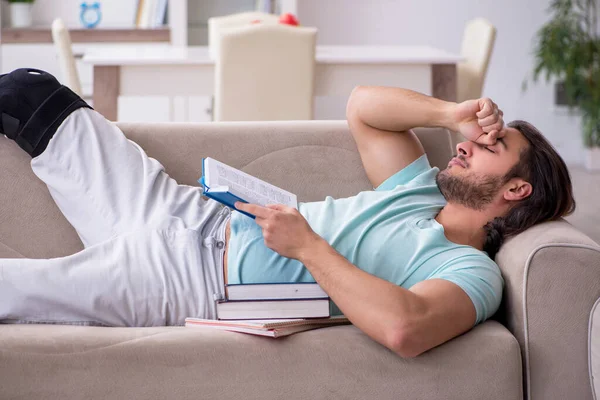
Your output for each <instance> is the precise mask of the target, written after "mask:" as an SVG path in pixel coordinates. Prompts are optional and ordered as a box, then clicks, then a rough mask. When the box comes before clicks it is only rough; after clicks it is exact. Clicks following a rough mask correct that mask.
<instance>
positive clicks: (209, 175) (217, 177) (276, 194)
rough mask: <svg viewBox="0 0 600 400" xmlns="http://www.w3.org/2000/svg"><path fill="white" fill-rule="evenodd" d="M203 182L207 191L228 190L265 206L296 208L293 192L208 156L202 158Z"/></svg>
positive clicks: (295, 198)
mask: <svg viewBox="0 0 600 400" xmlns="http://www.w3.org/2000/svg"><path fill="white" fill-rule="evenodd" d="M204 166H205V168H206V171H204V176H205V179H206V181H205V183H206V185H207V186H208V187H209V192H219V191H227V189H225V188H228V191H229V192H230V193H232V194H234V195H236V196H237V197H239V198H241V199H244V200H246V201H247V202H249V203H253V204H258V205H261V206H265V205H267V204H284V205H286V206H289V207H294V208H298V200H297V197H296V195H295V194H293V193H290V192H288V191H287V190H283V189H281V188H278V187H277V186H274V185H271V184H270V183H267V182H265V181H263V180H261V179H258V178H256V177H254V176H252V175H249V174H247V173H245V172H242V171H240V170H238V169H235V168H233V167H230V166H229V165H227V164H223V163H222V162H220V161H217V160H215V159H212V158H210V157H208V158H206V159H205V160H204Z"/></svg>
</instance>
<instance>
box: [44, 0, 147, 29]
mask: <svg viewBox="0 0 600 400" xmlns="http://www.w3.org/2000/svg"><path fill="white" fill-rule="evenodd" d="M95 1H98V2H100V4H101V9H102V21H101V22H100V25H99V27H100V28H113V27H132V26H133V25H134V21H135V12H136V9H137V0H87V3H88V4H92V3H94V2H95ZM83 2H86V0H36V1H35V3H34V5H33V9H32V14H33V24H34V25H42V26H50V25H51V24H52V21H53V20H54V18H56V17H61V18H62V19H63V20H64V21H65V24H67V26H68V27H70V28H81V27H83V26H82V24H81V22H80V21H79V13H80V11H81V3H83Z"/></svg>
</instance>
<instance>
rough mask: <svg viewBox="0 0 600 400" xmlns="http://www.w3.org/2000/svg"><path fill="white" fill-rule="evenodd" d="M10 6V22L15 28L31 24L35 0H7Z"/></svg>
mask: <svg viewBox="0 0 600 400" xmlns="http://www.w3.org/2000/svg"><path fill="white" fill-rule="evenodd" d="M7 1H8V3H9V7H10V23H11V26H12V27H13V28H26V27H28V26H31V6H32V5H33V2H34V1H35V0H7Z"/></svg>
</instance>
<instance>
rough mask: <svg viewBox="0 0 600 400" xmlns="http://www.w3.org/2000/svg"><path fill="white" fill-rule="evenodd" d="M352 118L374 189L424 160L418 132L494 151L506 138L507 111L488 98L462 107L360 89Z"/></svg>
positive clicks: (350, 107) (394, 91) (396, 91)
mask: <svg viewBox="0 0 600 400" xmlns="http://www.w3.org/2000/svg"><path fill="white" fill-rule="evenodd" d="M346 118H347V119H348V125H349V126H350V131H351V132H352V136H353V137H354V140H355V141H356V145H357V147H358V151H359V153H360V158H361V159H362V163H363V166H364V168H365V171H366V173H367V176H368V178H369V180H370V181H371V184H372V186H373V187H377V186H379V185H381V183H383V181H385V180H386V179H387V178H389V177H390V176H392V175H393V174H395V173H396V172H398V171H400V170H401V169H403V168H404V167H406V166H407V165H408V164H410V163H411V162H413V161H414V160H416V159H417V158H419V157H420V156H421V155H423V152H424V150H423V146H422V145H421V143H420V142H419V139H417V136H416V135H415V134H414V133H413V132H412V131H411V129H412V128H417V127H442V128H446V129H449V130H451V131H454V132H461V133H462V134H463V135H464V136H465V137H466V138H467V139H469V140H472V141H475V142H478V143H480V144H488V145H493V144H494V143H496V139H497V138H500V137H502V136H504V133H503V131H502V127H503V121H502V111H501V110H499V109H498V106H497V105H496V104H494V102H493V101H492V100H490V99H488V98H481V99H475V100H467V101H465V102H462V103H460V104H457V103H453V102H447V101H443V100H439V99H436V98H433V97H430V96H426V95H424V94H421V93H417V92H414V91H412V90H408V89H401V88H392V87H381V86H358V87H356V88H355V89H354V90H353V91H352V93H351V95H350V98H349V99H348V104H347V107H346Z"/></svg>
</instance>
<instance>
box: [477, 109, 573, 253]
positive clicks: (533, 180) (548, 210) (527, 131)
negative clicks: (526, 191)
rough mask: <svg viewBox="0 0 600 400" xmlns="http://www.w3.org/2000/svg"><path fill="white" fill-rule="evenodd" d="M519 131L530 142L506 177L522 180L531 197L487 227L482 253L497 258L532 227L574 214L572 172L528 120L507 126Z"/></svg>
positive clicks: (507, 179)
mask: <svg viewBox="0 0 600 400" xmlns="http://www.w3.org/2000/svg"><path fill="white" fill-rule="evenodd" d="M507 126H508V127H510V128H514V129H517V130H518V131H519V132H521V134H522V135H523V136H524V137H525V139H527V141H528V142H529V146H527V148H526V149H524V150H522V151H521V156H520V160H519V162H517V164H516V165H515V166H514V167H513V168H512V169H511V170H510V171H509V172H508V173H507V174H506V176H505V182H508V181H509V180H510V179H512V178H522V179H525V180H526V181H527V182H529V183H530V184H531V186H532V192H531V195H529V197H527V198H525V199H523V200H521V201H520V202H518V203H517V204H516V205H515V206H513V207H512V208H511V209H510V211H509V212H508V214H507V215H505V216H504V217H499V218H494V220H493V221H490V222H488V223H487V225H486V226H485V227H484V229H485V231H486V234H487V236H486V239H485V243H484V245H483V250H484V251H485V252H487V253H488V254H489V256H490V257H491V258H492V259H494V258H495V257H496V253H497V252H498V250H499V249H500V246H501V245H502V243H503V242H504V239H505V238H507V237H510V236H515V235H517V234H519V233H521V232H523V231H524V230H526V229H528V228H530V227H532V226H533V225H535V224H537V223H540V222H545V221H551V220H554V219H557V218H560V217H564V216H566V215H569V214H571V213H572V212H573V211H574V210H575V199H574V198H573V187H572V186H571V178H570V176H569V170H568V169H567V166H566V165H565V162H564V161H563V159H562V158H561V157H560V156H559V155H558V153H557V152H556V150H555V149H554V147H552V145H551V144H550V143H549V142H548V141H547V140H546V138H545V137H544V136H543V135H542V133H541V132H540V131H539V130H537V129H536V128H535V127H534V126H533V125H531V124H530V123H528V122H525V121H519V120H517V121H513V122H511V123H509V124H508V125H507Z"/></svg>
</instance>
